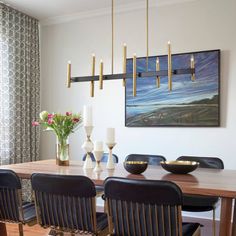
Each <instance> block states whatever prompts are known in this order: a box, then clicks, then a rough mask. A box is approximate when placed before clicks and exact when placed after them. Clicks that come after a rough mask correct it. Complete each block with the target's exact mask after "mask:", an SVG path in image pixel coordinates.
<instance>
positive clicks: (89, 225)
mask: <svg viewBox="0 0 236 236" xmlns="http://www.w3.org/2000/svg"><path fill="white" fill-rule="evenodd" d="M31 181H32V189H33V191H34V195H35V204H36V212H37V218H38V223H39V224H40V225H41V226H42V227H44V228H47V227H50V228H51V229H53V230H55V231H56V232H70V233H72V235H74V234H75V233H91V234H93V235H106V233H107V216H106V214H105V213H96V199H95V196H96V190H95V186H94V184H93V182H92V181H91V180H90V179H89V178H87V177H85V176H67V175H49V174H33V175H32V177H31Z"/></svg>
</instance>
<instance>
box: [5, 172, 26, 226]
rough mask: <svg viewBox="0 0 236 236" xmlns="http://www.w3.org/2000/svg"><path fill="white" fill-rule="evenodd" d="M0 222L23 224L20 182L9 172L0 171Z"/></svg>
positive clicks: (13, 173)
mask: <svg viewBox="0 0 236 236" xmlns="http://www.w3.org/2000/svg"><path fill="white" fill-rule="evenodd" d="M0 221H5V222H12V223H19V222H24V219H23V210H22V198H21V182H20V179H19V177H18V176H17V175H16V174H15V172H13V171H11V170H0Z"/></svg>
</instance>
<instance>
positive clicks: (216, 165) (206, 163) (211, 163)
mask: <svg viewBox="0 0 236 236" xmlns="http://www.w3.org/2000/svg"><path fill="white" fill-rule="evenodd" d="M177 160H180V161H197V162H199V167H200V168H212V169H224V163H223V161H222V160H221V159H220V158H218V157H199V156H180V157H178V158H177Z"/></svg>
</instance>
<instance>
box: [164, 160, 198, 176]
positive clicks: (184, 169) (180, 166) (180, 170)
mask: <svg viewBox="0 0 236 236" xmlns="http://www.w3.org/2000/svg"><path fill="white" fill-rule="evenodd" d="M160 164H161V166H162V167H163V168H164V169H165V170H167V171H169V172H171V173H173V174H188V173H190V172H192V171H194V170H195V169H196V168H197V167H198V165H199V163H198V162H196V161H161V162H160Z"/></svg>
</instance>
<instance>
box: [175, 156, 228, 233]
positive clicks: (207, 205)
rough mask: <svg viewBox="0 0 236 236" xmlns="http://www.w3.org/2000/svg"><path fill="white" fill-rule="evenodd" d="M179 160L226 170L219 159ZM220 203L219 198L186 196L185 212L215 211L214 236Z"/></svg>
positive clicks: (195, 158) (197, 157) (195, 157)
mask: <svg viewBox="0 0 236 236" xmlns="http://www.w3.org/2000/svg"><path fill="white" fill-rule="evenodd" d="M177 160H179V161H197V162H198V163H199V167H200V168H210V169H224V163H223V161H222V160H221V159H220V158H218V157H199V156H180V157H179V158H177ZM218 201H219V198H218V197H206V196H194V195H184V196H183V210H184V211H190V212H203V211H213V224H212V231H213V235H215V232H216V226H215V207H216V204H217V202H218Z"/></svg>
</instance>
